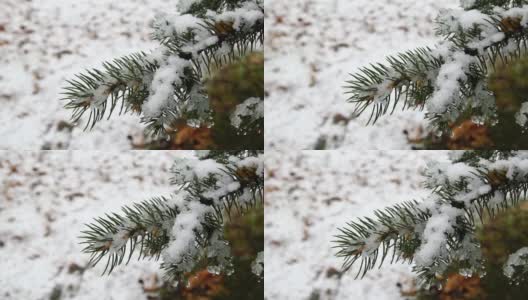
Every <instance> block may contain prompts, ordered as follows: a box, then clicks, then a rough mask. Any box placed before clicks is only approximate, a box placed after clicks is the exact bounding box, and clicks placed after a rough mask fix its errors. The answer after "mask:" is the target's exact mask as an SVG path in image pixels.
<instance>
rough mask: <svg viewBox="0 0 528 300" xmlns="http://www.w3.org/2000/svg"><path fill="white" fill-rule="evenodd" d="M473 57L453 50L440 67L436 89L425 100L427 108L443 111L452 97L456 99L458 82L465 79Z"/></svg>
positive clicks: (473, 59) (433, 110) (431, 110)
mask: <svg viewBox="0 0 528 300" xmlns="http://www.w3.org/2000/svg"><path fill="white" fill-rule="evenodd" d="M474 61H475V58H474V57H472V56H469V55H467V54H465V53H463V52H455V53H453V54H452V56H451V57H449V58H448V61H447V62H446V63H445V64H444V65H442V67H440V70H439V72H438V78H437V80H436V90H435V92H434V94H433V96H432V97H431V99H430V100H428V101H427V109H428V110H429V111H430V112H433V113H444V112H445V111H446V110H447V107H448V105H449V104H451V103H453V98H455V99H458V97H460V96H459V90H460V82H461V81H464V80H466V79H467V75H466V72H468V70H469V65H470V64H471V63H473V62H474Z"/></svg>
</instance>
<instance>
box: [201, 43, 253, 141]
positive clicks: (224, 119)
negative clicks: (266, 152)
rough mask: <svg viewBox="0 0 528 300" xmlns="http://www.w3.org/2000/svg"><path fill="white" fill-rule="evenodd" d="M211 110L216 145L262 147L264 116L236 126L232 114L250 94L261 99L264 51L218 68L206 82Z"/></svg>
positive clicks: (251, 96)
mask: <svg viewBox="0 0 528 300" xmlns="http://www.w3.org/2000/svg"><path fill="white" fill-rule="evenodd" d="M207 92H208V94H209V101H210V106H211V107H212V109H213V111H214V113H213V120H214V121H213V123H214V126H213V139H214V141H215V144H216V145H217V147H218V148H219V149H239V148H242V149H263V148H264V118H259V119H257V120H255V121H251V120H249V122H243V123H242V125H243V127H242V128H235V127H233V125H232V123H231V115H232V113H233V111H234V110H235V108H236V106H237V105H239V104H241V103H243V102H244V101H245V100H247V99H249V98H253V97H256V98H260V99H264V54H263V53H254V54H250V55H248V56H246V57H244V58H243V59H241V60H240V61H238V62H236V63H233V64H229V65H227V66H225V67H223V68H222V69H221V70H219V71H218V72H217V75H216V76H214V77H213V78H211V80H210V81H209V82H208V83H207Z"/></svg>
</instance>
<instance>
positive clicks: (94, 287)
mask: <svg viewBox="0 0 528 300" xmlns="http://www.w3.org/2000/svg"><path fill="white" fill-rule="evenodd" d="M191 154H192V152H186V151H178V152H174V151H173V152H166V151H159V152H154V151H146V152H137V151H135V152H134V151H129V152H79V151H68V152H66V151H52V152H50V151H43V152H29V151H28V152H9V151H0V299H3V300H19V299H31V300H41V299H42V300H58V299H86V300H93V299H101V300H102V299H114V300H119V299H122V300H130V299H138V300H141V299H147V296H146V295H145V293H144V292H143V288H144V287H148V285H149V284H152V280H153V278H155V276H159V278H161V275H162V272H160V271H159V262H156V261H139V262H138V261H137V260H135V259H132V261H131V262H130V264H129V265H128V266H119V267H118V268H117V269H116V270H115V271H114V272H113V273H112V274H111V275H109V276H106V275H105V276H101V273H102V272H103V270H104V263H102V264H100V265H98V266H96V267H95V268H92V269H87V268H86V266H87V263H88V260H89V255H86V254H83V253H81V250H82V245H79V241H80V240H79V239H78V236H79V235H80V231H81V230H83V229H84V224H85V223H87V222H91V220H92V219H93V218H95V217H98V216H101V215H103V214H105V213H110V212H119V211H120V208H121V207H122V206H123V205H125V204H131V203H133V202H139V201H142V200H145V199H148V198H151V197H154V196H162V195H165V196H168V195H169V194H170V192H171V191H172V190H173V187H171V186H170V184H169V179H170V176H171V174H170V172H169V169H170V167H171V166H172V163H173V161H174V158H176V157H178V156H184V155H187V156H189V155H191ZM140 281H142V282H143V284H141V283H140ZM149 282H150V283H149Z"/></svg>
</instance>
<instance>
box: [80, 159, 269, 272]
mask: <svg viewBox="0 0 528 300" xmlns="http://www.w3.org/2000/svg"><path fill="white" fill-rule="evenodd" d="M172 173H173V178H172V183H173V184H175V185H177V186H178V190H177V191H176V192H175V193H174V194H173V195H171V196H170V197H167V198H165V197H161V198H155V199H153V200H148V201H144V202H141V203H137V204H133V205H131V206H126V207H123V209H122V213H121V214H117V213H113V214H109V215H108V214H107V215H105V216H104V217H100V218H97V219H95V221H94V223H92V224H88V225H87V229H86V230H85V231H83V232H82V236H81V239H82V243H83V244H85V248H84V252H86V253H89V254H90V255H91V264H92V265H96V264H97V263H99V262H100V261H101V260H102V259H103V258H105V257H106V258H107V262H106V267H105V269H104V273H107V272H108V273H110V272H112V270H113V269H114V268H115V267H116V266H118V265H120V264H122V263H126V262H128V261H129V260H130V259H131V257H132V255H133V254H134V253H135V252H137V251H136V250H138V249H139V254H138V259H141V258H145V257H153V258H155V259H159V258H160V257H162V259H163V263H162V267H163V268H164V269H165V270H166V271H167V276H169V277H179V276H181V275H182V274H184V273H186V272H190V271H192V270H193V268H195V266H196V265H197V264H198V263H199V262H201V261H203V260H206V261H207V264H208V265H209V266H210V267H212V268H214V269H216V270H219V271H226V272H228V273H229V269H230V267H231V263H230V262H231V254H230V251H229V244H228V243H227V242H226V241H225V240H224V237H223V228H224V224H225V223H226V222H229V219H230V217H231V216H232V215H233V214H244V213H245V212H247V211H248V210H249V209H250V208H253V207H257V206H259V205H261V202H262V201H263V193H264V192H263V187H264V176H263V157H262V153H261V152H253V151H239V152H228V153H217V152H211V153H210V152H207V153H205V154H203V155H202V156H201V158H200V159H178V160H177V161H176V162H175V164H174V167H173V169H172Z"/></svg>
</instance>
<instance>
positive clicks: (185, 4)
mask: <svg viewBox="0 0 528 300" xmlns="http://www.w3.org/2000/svg"><path fill="white" fill-rule="evenodd" d="M201 1H202V0H179V1H178V8H179V9H180V11H188V10H189V9H191V6H193V5H194V4H197V3H200V2H201Z"/></svg>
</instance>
